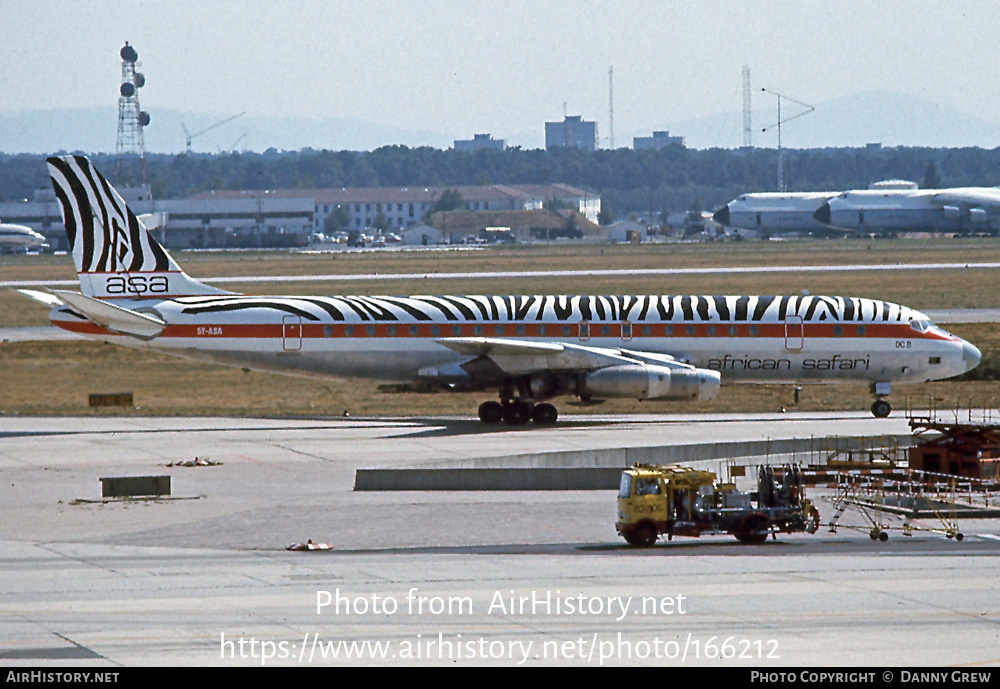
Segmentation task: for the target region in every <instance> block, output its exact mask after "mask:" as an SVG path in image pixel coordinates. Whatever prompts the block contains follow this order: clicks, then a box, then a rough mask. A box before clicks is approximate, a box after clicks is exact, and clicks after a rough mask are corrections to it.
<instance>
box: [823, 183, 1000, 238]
mask: <svg viewBox="0 0 1000 689" xmlns="http://www.w3.org/2000/svg"><path fill="white" fill-rule="evenodd" d="M813 218H814V220H815V221H816V222H818V223H821V224H823V225H829V226H830V227H836V228H839V229H843V230H852V231H855V232H859V233H875V234H880V233H900V232H960V233H973V232H987V233H991V234H996V233H997V232H998V231H1000V189H998V188H994V187H967V188H957V189H910V190H875V189H861V190H856V191H845V192H844V193H842V194H838V195H836V196H834V197H832V198H830V199H829V200H828V201H827V202H826V203H824V204H822V205H820V206H819V208H817V209H816V212H815V213H814V214H813Z"/></svg>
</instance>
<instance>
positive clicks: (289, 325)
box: [281, 316, 302, 352]
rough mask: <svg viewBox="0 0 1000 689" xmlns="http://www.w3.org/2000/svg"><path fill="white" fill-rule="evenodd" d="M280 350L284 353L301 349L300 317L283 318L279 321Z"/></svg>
mask: <svg viewBox="0 0 1000 689" xmlns="http://www.w3.org/2000/svg"><path fill="white" fill-rule="evenodd" d="M281 348H282V349H283V350H285V351H286V352H298V351H300V350H301V349H302V317H301V316H285V317H284V318H282V319H281Z"/></svg>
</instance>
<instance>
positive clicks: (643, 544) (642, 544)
mask: <svg viewBox="0 0 1000 689" xmlns="http://www.w3.org/2000/svg"><path fill="white" fill-rule="evenodd" d="M623 535H624V536H625V541H626V542H627V543H628V544H629V545H634V546H635V547H637V548H648V547H650V546H651V545H653V544H654V543H656V536H657V533H656V527H655V526H653V525H652V524H650V523H648V522H647V523H645V524H640V525H639V526H638V527H636V528H635V530H633V531H631V532H627V533H625V534H623Z"/></svg>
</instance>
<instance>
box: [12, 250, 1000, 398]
mask: <svg viewBox="0 0 1000 689" xmlns="http://www.w3.org/2000/svg"><path fill="white" fill-rule="evenodd" d="M175 258H177V259H178V262H179V263H180V264H181V265H182V267H184V268H185V269H186V270H187V271H188V272H189V273H190V274H191V275H192V276H195V277H207V276H247V275H250V276H252V275H315V274H352V273H375V272H378V273H422V272H474V271H502V270H519V271H532V270H547V269H557V270H582V271H586V270H595V269H607V268H622V269H626V268H627V269H631V268H661V267H675V268H699V267H725V266H752V265H834V264H848V265H851V264H855V265H856V264H877V265H885V264H888V265H894V264H895V263H897V262H899V263H963V262H1000V242H998V241H995V240H988V239H975V240H954V239H947V240H937V239H928V240H922V241H902V240H900V241H867V240H850V241H848V240H843V241H822V242H819V241H796V242H743V243H739V244H725V245H694V244H674V245H651V246H638V247H636V246H577V245H554V246H551V247H545V246H530V247H517V246H515V247H498V248H495V249H492V248H491V249H487V250H481V251H441V252H437V251H435V252H431V251H415V252H365V253H353V252H352V253H332V254H296V253H290V252H230V253H224V252H204V253H198V252H183V253H178V254H177V255H176V256H175ZM73 277H74V271H73V268H72V265H71V261H70V258H69V257H66V256H56V257H53V256H36V257H4V258H3V260H2V261H0V280H58V279H72V278H73ZM998 277H1000V269H964V268H963V269H959V270H915V271H910V270H906V271H902V270H901V271H879V272H872V271H860V270H858V271H852V270H844V271H830V272H823V273H801V274H796V273H780V274H762V275H761V274H758V275H684V276H653V277H650V276H629V277H624V278H619V277H615V278H605V277H600V276H596V277H586V276H585V277H580V278H531V279H518V280H516V281H514V282H513V284H511V282H510V281H509V280H508V281H504V280H499V279H476V280H436V279H430V278H428V279H416V280H401V281H388V282H387V281H367V282H365V281H357V282H354V281H352V282H336V283H332V282H315V281H309V280H304V281H302V282H294V283H276V284H266V285H263V284H261V285H254V284H252V283H250V284H243V283H240V284H238V285H236V288H238V289H239V290H240V291H245V292H248V293H262V292H267V293H274V294H295V293H298V294H335V293H351V294H380V293H381V294H384V293H391V294H406V293H417V294H445V293H453V294H462V293H487V294H489V293H512V294H530V293H562V294H574V293H591V294H595V293H596V294H614V293H661V294H667V293H673V294H678V293H693V294H739V293H749V294H795V293H799V292H800V291H801V290H804V289H805V290H808V291H809V292H810V293H811V294H850V295H852V296H867V297H873V298H878V299H887V300H889V301H895V302H898V303H903V304H906V305H908V306H912V307H915V308H922V309H933V308H946V307H951V308H986V307H998V306H1000V296H998V294H997V286H998V285H1000V280H998ZM48 323H49V321H48V319H47V310H46V309H45V308H44V307H42V306H40V305H37V304H35V303H33V302H31V301H30V300H28V299H25V298H24V297H22V296H21V295H19V294H17V293H16V292H14V291H13V290H3V291H2V292H0V327H12V326H31V325H47V324H48ZM950 329H951V330H952V331H953V332H955V333H956V334H958V335H961V336H962V337H965V338H966V339H968V340H970V341H971V342H973V343H975V344H976V345H977V346H978V347H979V348H980V349H981V350H982V351H983V355H984V361H983V364H982V365H981V367H980V370H981V371H982V372H984V373H985V375H989V376H993V375H995V374H996V372H997V371H1000V324H975V325H964V326H954V327H952V328H950ZM0 365H2V373H0V413H2V414H79V413H101V414H118V413H127V414H166V415H177V414H181V415H202V414H221V415H251V416H260V415H300V414H305V415H341V414H343V413H344V411H348V412H349V413H351V414H353V415H386V416H414V415H437V414H464V415H474V414H475V410H476V407H477V406H478V404H479V403H480V402H482V401H483V400H484V399H488V398H489V397H490V395H488V394H484V393H474V394H473V393H463V394H459V393H394V392H384V391H380V389H379V387H378V385H377V384H376V383H371V382H359V381H348V382H327V381H317V380H308V379H298V378H291V377H285V376H277V375H273V374H266V373H258V372H251V373H243V372H242V371H240V370H239V369H230V368H225V367H221V366H215V365H211V364H204V363H199V362H193V361H188V360H185V359H177V358H172V357H165V356H162V355H156V354H151V353H148V352H143V351H138V350H131V349H127V348H121V347H115V346H113V345H104V344H101V343H93V342H27V343H2V344H0ZM982 375H984V374H983V373H981V374H980V375H979V376H976V374H975V373H974V374H973V377H982ZM120 391H132V392H134V394H135V402H136V405H137V409H132V410H124V411H115V410H110V411H109V410H105V411H101V412H88V410H87V406H86V405H87V395H88V394H89V393H91V392H120ZM998 391H1000V388H998V384H997V383H996V382H993V381H989V380H985V381H984V380H960V381H944V382H938V383H932V384H926V385H916V386H895V387H894V393H893V396H892V398H890V401H891V402H892V403H893V405H894V406H895V407H896V408H897V409H900V408H903V407H904V406H905V404H906V397H907V396H909V397H910V399H911V400H912V402H913V404H914V405H916V406H926V405H927V404H928V403H933V404H934V405H935V406H938V407H942V408H948V407H954V406H968V405H969V404H970V403H971V404H974V405H980V404H991V406H994V407H995V406H996V401H995V400H994V399H993V398H996V397H1000V392H998ZM990 400H993V402H992V403H991V402H990ZM791 402H792V391H791V389H790V388H789V387H788V386H734V387H727V388H724V389H723V391H722V393H721V395H720V396H719V398H718V399H716V400H714V401H712V402H707V403H701V404H697V405H692V404H688V403H666V402H643V403H639V402H635V401H629V400H612V401H608V402H607V403H605V404H602V405H599V406H584V405H579V404H574V403H572V402H571V401H570V400H569V399H564V400H561V401H559V403H558V406H559V409H560V412H561V413H562V414H572V413H595V412H602V413H603V412H608V413H628V412H669V411H774V410H777V409H779V408H781V407H786V408H788V407H790V406H791ZM870 403H871V400H870V397H869V394H868V390H867V387H866V386H864V385H848V386H843V385H837V386H813V387H806V388H804V390H803V392H802V394H801V397H800V406H799V408H800V409H807V410H813V409H815V410H828V409H867V408H868V406H869V405H870Z"/></svg>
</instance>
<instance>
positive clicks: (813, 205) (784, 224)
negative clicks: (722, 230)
mask: <svg viewBox="0 0 1000 689" xmlns="http://www.w3.org/2000/svg"><path fill="white" fill-rule="evenodd" d="M836 195H837V192H835V191H831V192H822V191H817V192H812V191H810V192H761V193H753V194H741V195H740V196H737V197H736V198H735V199H733V200H732V201H730V202H729V203H728V204H726V205H725V206H723V207H722V208H720V209H719V210H717V211H716V212H715V213H714V214H713V215H712V219H713V220H715V221H716V222H717V223H719V224H720V225H725V226H727V227H736V228H740V229H744V230H756V231H757V232H760V233H761V234H768V233H772V232H829V230H830V228H829V226H828V225H824V224H822V223H819V222H817V221H816V219H815V218H814V217H813V216H814V214H815V213H816V211H817V210H818V209H819V208H820V207H821V206H822V205H823V204H825V203H826V202H827V201H828V200H829V199H831V198H833V197H834V196H836Z"/></svg>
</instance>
